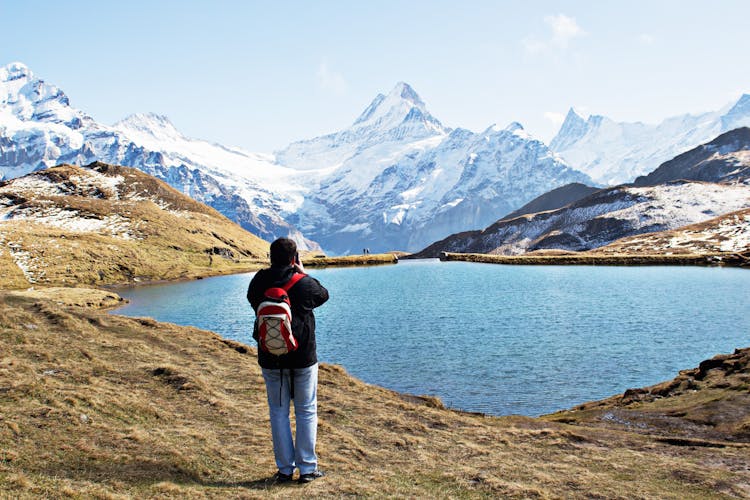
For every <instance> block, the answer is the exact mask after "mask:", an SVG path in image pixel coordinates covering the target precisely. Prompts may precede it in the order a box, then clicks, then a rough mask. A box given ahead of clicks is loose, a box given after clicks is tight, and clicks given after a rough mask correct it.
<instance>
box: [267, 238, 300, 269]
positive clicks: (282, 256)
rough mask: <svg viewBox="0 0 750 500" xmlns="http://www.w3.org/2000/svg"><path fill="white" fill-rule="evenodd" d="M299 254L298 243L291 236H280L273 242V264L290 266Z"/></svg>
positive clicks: (275, 265)
mask: <svg viewBox="0 0 750 500" xmlns="http://www.w3.org/2000/svg"><path fill="white" fill-rule="evenodd" d="M295 255H297V244H296V243H295V242H294V240H290V239H289V238H279V239H277V240H276V241H274V242H273V243H271V265H272V266H274V267H279V266H282V267H283V266H288V265H289V264H290V263H291V262H292V260H293V259H294V256H295Z"/></svg>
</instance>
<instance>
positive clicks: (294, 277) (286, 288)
mask: <svg viewBox="0 0 750 500" xmlns="http://www.w3.org/2000/svg"><path fill="white" fill-rule="evenodd" d="M305 276H307V275H306V274H303V273H295V274H293V275H292V277H291V279H290V280H289V281H287V282H286V284H285V285H283V286H280V287H279V288H281V289H282V290H284V291H285V292H288V291H289V289H290V288H292V287H293V286H294V285H295V284H296V283H297V282H298V281H299V280H301V279H302V278H304V277H305Z"/></svg>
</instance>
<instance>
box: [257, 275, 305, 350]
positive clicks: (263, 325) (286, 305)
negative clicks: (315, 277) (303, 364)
mask: <svg viewBox="0 0 750 500" xmlns="http://www.w3.org/2000/svg"><path fill="white" fill-rule="evenodd" d="M305 276H307V275H306V274H302V273H297V274H293V275H292V278H291V279H290V280H289V281H287V282H286V284H285V285H283V286H281V287H274V288H269V289H267V290H266V291H265V299H264V300H263V302H261V303H260V305H259V306H258V310H257V311H256V312H255V328H256V332H258V345H260V348H261V349H263V350H264V351H266V352H269V353H271V354H274V355H276V356H282V355H284V354H287V353H290V352H292V351H295V350H297V347H298V344H297V339H296V338H294V334H293V333H292V308H291V303H290V302H289V295H287V292H288V291H289V289H290V288H292V287H293V286H294V285H295V283H297V282H298V281H299V280H301V279H302V278H304V277H305Z"/></svg>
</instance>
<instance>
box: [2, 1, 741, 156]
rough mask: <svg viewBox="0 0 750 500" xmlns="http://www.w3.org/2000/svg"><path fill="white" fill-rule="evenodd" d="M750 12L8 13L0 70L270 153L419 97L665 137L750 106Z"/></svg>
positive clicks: (644, 4) (50, 5)
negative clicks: (679, 125)
mask: <svg viewBox="0 0 750 500" xmlns="http://www.w3.org/2000/svg"><path fill="white" fill-rule="evenodd" d="M748 19H750V2H748V1H746V0H743V1H730V0H726V1H717V2H705V1H657V0H651V1H628V2H609V1H594V0H591V1H587V2H583V1H567V2H563V1H558V2H545V1H536V2H512V1H500V0H497V1H472V0H465V1H463V2H456V1H419V0H413V1H390V0H379V1H356V2H352V1H297V2H293V1H276V2H254V1H221V0H217V1H211V2H209V1H203V2H198V1H189V0H183V1H159V0H151V1H140V0H131V1H128V2H101V1H96V2H94V1H91V2H89V1H74V0H69V1H65V2H55V1H44V0H37V1H35V2H23V1H18V0H0V33H2V44H0V65H4V64H7V63H10V62H12V61H21V62H24V63H26V64H27V65H28V66H29V67H30V68H31V69H32V70H33V71H34V73H35V74H36V75H37V76H39V77H41V78H43V79H45V80H46V81H48V82H51V83H54V84H56V85H58V86H59V87H60V88H62V89H63V91H64V92H66V94H67V95H68V96H69V97H70V101H71V104H72V105H73V106H75V107H77V108H80V109H82V110H84V111H86V112H87V113H89V114H90V115H92V116H93V117H94V118H95V119H96V120H98V121H101V122H103V123H107V124H112V123H114V122H115V121H117V120H119V119H122V118H124V117H125V116H126V115H128V114H130V113H133V112H143V111H153V112H156V113H160V114H164V115H166V116H168V117H169V118H170V119H171V120H172V121H173V122H174V123H175V125H176V126H177V128H178V129H180V130H181V131H182V132H183V133H184V134H186V135H188V136H190V137H199V138H203V139H209V140H213V141H216V142H220V143H222V144H226V145H237V146H241V147H243V148H245V149H248V150H251V151H258V152H272V151H274V150H276V149H279V148H282V147H284V146H285V145H286V144H288V143H289V142H292V141H294V140H300V139H305V138H310V137H314V136H318V135H322V134H325V133H330V132H333V131H336V130H339V129H342V128H345V127H347V126H348V125H350V124H351V123H352V122H353V121H354V119H355V118H356V117H357V116H358V115H359V113H360V112H361V111H362V110H364V108H365V107H366V106H367V105H368V104H369V102H370V101H371V100H372V99H373V98H374V97H375V96H376V95H377V94H378V93H387V92H388V91H390V90H391V89H392V88H393V86H394V85H395V84H396V83H397V82H399V81H405V82H407V83H409V84H410V85H412V86H413V87H414V88H415V90H416V91H417V92H418V93H419V94H420V95H421V96H422V98H423V100H424V101H425V102H426V103H427V106H428V108H429V110H430V111H431V112H432V114H433V115H435V116H436V117H437V118H438V119H440V120H441V121H442V122H443V123H444V124H445V125H447V126H450V127H464V128H468V129H471V130H474V131H480V130H483V129H484V128H486V127H488V126H489V125H491V124H493V123H497V124H498V125H501V126H504V125H506V124H508V123H509V122H511V121H518V122H520V123H522V124H523V125H524V127H525V128H526V129H527V130H528V131H529V132H531V133H532V134H534V135H535V136H537V137H539V138H540V139H542V140H545V141H549V139H551V137H552V136H553V135H554V133H555V132H556V131H557V128H558V127H559V121H560V119H561V117H562V116H563V115H564V114H565V113H566V112H567V110H568V108H569V107H571V106H573V107H575V108H576V109H577V110H579V111H580V112H581V113H582V114H584V116H585V115H587V114H589V113H593V114H602V115H606V116H609V117H611V118H613V119H616V120H623V121H639V120H640V121H645V122H657V121H660V120H661V119H663V118H665V117H667V116H672V115H676V114H681V113H685V112H699V111H707V110H715V109H718V108H720V107H722V106H724V105H726V104H728V103H729V102H731V101H732V100H734V99H736V98H738V97H739V96H740V95H741V94H742V93H750V64H748V62H747V61H748V59H747V50H746V47H747V46H748V30H747V25H748V24H747V23H748Z"/></svg>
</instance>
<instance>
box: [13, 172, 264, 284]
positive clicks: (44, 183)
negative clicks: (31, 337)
mask: <svg viewBox="0 0 750 500" xmlns="http://www.w3.org/2000/svg"><path fill="white" fill-rule="evenodd" d="M89 167H91V168H81V167H75V166H71V165H62V166H58V167H54V168H50V169H47V170H43V171H40V172H35V173H33V174H30V175H28V176H25V177H22V178H19V179H14V180H11V181H7V182H4V183H0V219H4V220H1V221H0V243H2V245H0V286H2V287H3V288H10V287H14V288H21V287H26V286H28V285H29V284H65V285H78V284H87V285H102V284H112V283H127V282H134V281H143V280H164V279H177V278H189V277H195V276H199V275H206V274H222V273H228V272H241V271H245V270H249V269H252V268H254V267H257V266H258V265H259V263H261V262H262V263H264V262H266V261H267V257H266V255H267V252H268V243H267V242H265V241H263V240H261V239H260V238H257V237H256V236H254V235H252V234H250V233H248V232H247V231H245V230H244V229H242V228H241V227H239V226H238V225H236V224H235V223H233V222H231V221H230V220H229V219H227V218H226V217H224V216H223V215H221V214H219V213H218V212H217V211H216V210H213V209H211V208H209V207H207V206H205V205H203V204H201V203H198V202H196V201H194V200H192V199H191V198H189V197H187V196H185V195H183V194H181V193H179V192H178V191H176V190H174V189H172V188H171V187H170V186H168V185H167V184H166V183H163V182H161V181H159V180H157V179H155V178H154V177H151V176H149V175H146V174H144V173H142V172H140V171H139V170H136V169H132V168H127V167H119V166H112V165H107V164H103V163H97V164H92V165H90V166H89Z"/></svg>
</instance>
